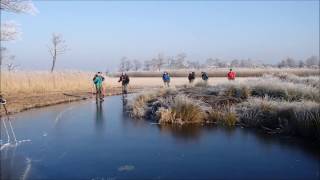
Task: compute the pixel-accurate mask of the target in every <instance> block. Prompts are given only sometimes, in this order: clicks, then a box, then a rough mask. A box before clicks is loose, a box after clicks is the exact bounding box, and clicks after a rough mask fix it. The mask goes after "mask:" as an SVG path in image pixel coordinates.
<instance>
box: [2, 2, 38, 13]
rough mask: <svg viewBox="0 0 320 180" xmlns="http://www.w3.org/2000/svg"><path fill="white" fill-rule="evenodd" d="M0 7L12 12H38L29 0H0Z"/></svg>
mask: <svg viewBox="0 0 320 180" xmlns="http://www.w3.org/2000/svg"><path fill="white" fill-rule="evenodd" d="M0 9H1V11H8V12H13V13H26V14H36V13H37V12H38V10H37V9H36V8H35V6H34V5H33V3H32V1H30V0H1V1H0Z"/></svg>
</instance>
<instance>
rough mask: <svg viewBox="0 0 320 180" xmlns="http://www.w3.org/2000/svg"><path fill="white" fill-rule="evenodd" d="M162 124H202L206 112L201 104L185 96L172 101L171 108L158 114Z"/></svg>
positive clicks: (161, 109)
mask: <svg viewBox="0 0 320 180" xmlns="http://www.w3.org/2000/svg"><path fill="white" fill-rule="evenodd" d="M157 113H158V116H159V123H161V124H180V125H182V124H186V123H200V122H203V120H204V112H203V110H202V108H201V106H200V104H199V103H198V102H197V101H195V100H193V99H190V98H189V97H187V96H185V95H178V96H176V97H174V98H173V99H172V102H171V106H169V107H168V108H167V109H166V108H163V107H162V108H160V109H159V111H158V112H157Z"/></svg>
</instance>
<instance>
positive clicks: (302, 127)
mask: <svg viewBox="0 0 320 180" xmlns="http://www.w3.org/2000/svg"><path fill="white" fill-rule="evenodd" d="M299 78H301V79H313V78H311V77H299ZM309 82H311V81H310V80H308V81H304V80H295V81H291V80H290V81H289V80H283V79H281V78H279V77H276V76H263V77H261V78H259V79H251V80H250V81H238V82H237V81H227V82H225V83H220V84H218V85H204V84H203V83H199V85H194V86H192V85H189V86H182V87H180V88H178V89H160V90H159V91H157V92H153V93H151V94H148V93H146V94H143V95H140V96H137V97H136V98H135V99H133V100H132V102H133V103H132V104H133V106H134V107H132V108H131V109H132V111H131V112H130V113H131V114H132V115H133V117H138V118H146V119H152V120H154V121H157V122H158V123H160V124H178V125H184V124H199V123H200V124H216V125H217V126H227V127H234V126H238V125H240V126H244V127H249V128H257V129H262V130H264V131H266V132H269V133H281V134H290V135H294V136H300V137H306V138H309V139H318V140H320V137H319V136H320V104H319V102H320V97H319V96H320V95H319V89H318V88H317V87H316V86H313V85H312V84H309Z"/></svg>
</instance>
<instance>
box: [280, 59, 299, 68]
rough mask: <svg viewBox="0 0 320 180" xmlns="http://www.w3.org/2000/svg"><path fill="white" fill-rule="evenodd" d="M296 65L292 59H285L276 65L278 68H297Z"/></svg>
mask: <svg viewBox="0 0 320 180" xmlns="http://www.w3.org/2000/svg"><path fill="white" fill-rule="evenodd" d="M297 66H298V63H297V61H296V60H294V59H293V58H289V57H288V58H286V59H284V60H282V61H281V62H280V63H278V67H297Z"/></svg>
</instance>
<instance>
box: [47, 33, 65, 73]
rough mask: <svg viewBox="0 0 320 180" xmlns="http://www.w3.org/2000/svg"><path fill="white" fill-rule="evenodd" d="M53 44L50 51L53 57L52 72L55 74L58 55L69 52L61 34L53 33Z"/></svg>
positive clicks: (49, 47)
mask: <svg viewBox="0 0 320 180" xmlns="http://www.w3.org/2000/svg"><path fill="white" fill-rule="evenodd" d="M51 43H52V44H51V46H48V49H49V52H50V55H51V56H52V66H51V72H53V70H54V68H55V65H56V61H57V57H58V55H61V54H64V53H65V52H66V51H67V50H68V47H67V45H66V42H65V40H64V39H63V37H62V35H61V34H56V33H53V34H52V38H51Z"/></svg>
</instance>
